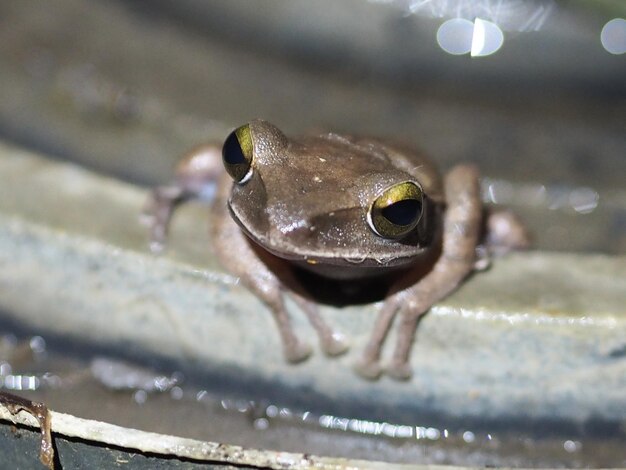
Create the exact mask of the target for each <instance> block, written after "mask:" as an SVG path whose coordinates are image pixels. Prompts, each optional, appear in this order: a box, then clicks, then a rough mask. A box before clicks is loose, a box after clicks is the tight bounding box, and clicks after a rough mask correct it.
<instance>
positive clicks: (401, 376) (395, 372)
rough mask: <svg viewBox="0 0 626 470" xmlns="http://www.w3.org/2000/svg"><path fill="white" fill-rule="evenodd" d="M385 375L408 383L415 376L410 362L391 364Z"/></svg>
mask: <svg viewBox="0 0 626 470" xmlns="http://www.w3.org/2000/svg"><path fill="white" fill-rule="evenodd" d="M385 373H386V374H387V375H388V376H389V377H391V378H392V379H394V380H401V381H407V380H410V379H411V377H412V376H413V371H412V370H411V365H410V364H409V363H408V362H391V363H390V364H389V365H388V366H387V367H386V368H385Z"/></svg>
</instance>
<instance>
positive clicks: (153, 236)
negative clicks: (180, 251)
mask: <svg viewBox="0 0 626 470" xmlns="http://www.w3.org/2000/svg"><path fill="white" fill-rule="evenodd" d="M185 198H186V196H185V190H184V188H182V187H180V186H175V185H172V186H159V187H157V188H155V189H153V190H152V192H151V193H150V195H149V196H148V200H147V201H146V204H145V206H144V208H143V211H142V214H141V222H142V223H144V224H145V225H147V226H148V228H149V230H150V232H149V237H150V251H152V252H153V253H159V252H161V251H163V248H164V247H165V243H166V241H167V229H168V226H169V223H170V220H171V218H172V214H173V212H174V208H175V207H176V205H177V204H178V203H179V202H182V201H183V200H184V199H185Z"/></svg>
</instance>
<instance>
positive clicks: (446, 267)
mask: <svg viewBox="0 0 626 470" xmlns="http://www.w3.org/2000/svg"><path fill="white" fill-rule="evenodd" d="M445 192H446V200H447V203H448V207H447V210H446V213H445V217H444V233H443V245H442V252H441V255H440V256H439V259H438V260H437V261H436V262H435V264H434V266H433V268H432V269H431V271H430V272H428V274H426V276H424V277H423V278H422V279H421V280H420V281H419V282H418V283H417V284H415V285H413V286H411V287H409V288H407V289H405V290H402V291H399V292H397V293H396V294H393V295H392V296H390V297H388V298H387V299H386V300H385V304H384V305H383V308H382V310H381V312H380V313H379V316H378V318H377V320H376V325H375V326H374V330H373V332H372V336H371V337H370V340H369V342H368V344H367V346H366V347H365V350H364V351H363V356H362V359H361V364H360V366H361V367H360V369H358V370H361V371H362V370H365V371H366V372H367V371H368V370H369V369H374V370H375V368H376V365H377V362H378V359H379V357H380V352H381V349H382V345H383V343H384V341H385V338H386V337H387V334H388V332H389V328H390V326H391V322H392V320H393V319H394V317H395V316H396V315H397V314H398V313H400V321H399V325H398V329H397V331H398V334H397V338H396V344H395V349H394V352H393V356H392V358H391V361H390V362H389V365H388V366H387V367H386V368H385V372H386V373H387V374H388V375H389V376H390V377H391V378H393V379H396V380H408V379H409V378H410V377H411V375H412V369H411V366H410V361H409V357H410V352H411V347H412V345H413V341H414V338H415V331H416V329H417V324H418V322H419V320H420V318H421V316H422V315H424V314H425V313H426V312H428V310H429V309H430V307H431V306H432V305H433V304H434V303H436V302H438V301H439V300H441V299H443V298H445V297H446V296H447V295H449V294H450V293H451V292H452V291H453V290H455V289H456V287H457V286H458V285H459V283H460V282H461V281H462V280H463V279H464V278H465V277H466V276H467V275H468V274H469V273H470V272H471V271H472V269H473V268H474V263H475V256H476V255H475V248H476V245H477V243H478V237H479V232H480V220H481V204H480V192H479V185H478V173H477V171H476V170H475V169H474V168H473V167H471V166H464V165H459V166H457V167H455V168H453V169H452V170H451V171H450V173H449V174H448V175H447V177H446V180H445Z"/></svg>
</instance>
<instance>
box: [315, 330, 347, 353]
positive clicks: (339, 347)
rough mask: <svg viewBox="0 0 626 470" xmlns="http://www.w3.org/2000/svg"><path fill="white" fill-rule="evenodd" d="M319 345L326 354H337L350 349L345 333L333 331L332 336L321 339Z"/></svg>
mask: <svg viewBox="0 0 626 470" xmlns="http://www.w3.org/2000/svg"><path fill="white" fill-rule="evenodd" d="M321 347H322V351H324V354H326V355H327V356H339V355H341V354H344V353H345V352H346V351H347V350H348V349H350V343H349V342H348V339H347V338H346V337H345V335H343V334H342V333H338V332H335V333H333V334H332V336H329V337H327V338H323V339H322V342H321Z"/></svg>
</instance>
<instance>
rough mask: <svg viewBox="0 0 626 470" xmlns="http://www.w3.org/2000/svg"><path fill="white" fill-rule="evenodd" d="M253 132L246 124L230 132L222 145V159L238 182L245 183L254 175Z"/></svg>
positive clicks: (227, 169) (229, 172)
mask: <svg viewBox="0 0 626 470" xmlns="http://www.w3.org/2000/svg"><path fill="white" fill-rule="evenodd" d="M253 150H254V147H253V144H252V133H251V132H250V126H249V125H248V124H245V125H243V126H241V127H238V128H237V129H235V130H234V131H232V132H231V133H230V135H229V136H228V137H226V140H225V141H224V146H223V147H222V161H223V162H224V167H225V168H226V171H227V172H228V174H229V175H230V176H231V177H232V178H233V179H234V180H235V181H236V182H237V183H245V182H246V181H247V180H248V179H249V178H250V177H251V176H252V155H253V153H254V152H253Z"/></svg>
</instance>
